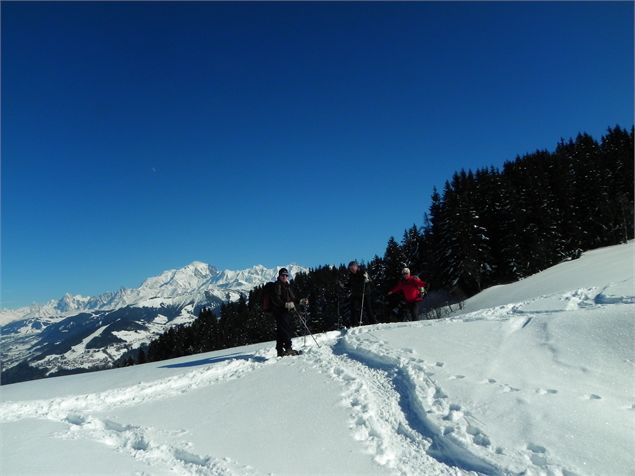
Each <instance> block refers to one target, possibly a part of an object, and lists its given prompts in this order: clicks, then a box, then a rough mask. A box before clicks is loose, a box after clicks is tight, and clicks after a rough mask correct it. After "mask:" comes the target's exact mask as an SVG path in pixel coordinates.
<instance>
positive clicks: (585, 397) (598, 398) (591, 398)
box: [582, 393, 602, 400]
mask: <svg viewBox="0 0 635 476" xmlns="http://www.w3.org/2000/svg"><path fill="white" fill-rule="evenodd" d="M582 398H584V399H585V400H602V396H600V395H596V394H595V393H591V394H589V395H585V396H584V397H582Z"/></svg>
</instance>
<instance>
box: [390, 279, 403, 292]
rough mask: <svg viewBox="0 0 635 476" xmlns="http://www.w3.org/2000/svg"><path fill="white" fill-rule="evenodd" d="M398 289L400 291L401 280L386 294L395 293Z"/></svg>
mask: <svg viewBox="0 0 635 476" xmlns="http://www.w3.org/2000/svg"><path fill="white" fill-rule="evenodd" d="M399 291H401V281H399V282H398V283H397V284H395V285H394V286H393V288H392V289H391V290H390V291H388V294H395V293H397V292H399Z"/></svg>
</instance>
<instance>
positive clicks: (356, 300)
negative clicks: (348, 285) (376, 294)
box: [349, 296, 377, 327]
mask: <svg viewBox="0 0 635 476" xmlns="http://www.w3.org/2000/svg"><path fill="white" fill-rule="evenodd" d="M361 312H362V297H361V296H351V315H350V322H349V327H355V326H359V318H360V315H361ZM376 323H377V321H376V319H375V313H374V312H373V306H372V305H371V302H370V299H369V296H364V315H363V317H362V324H376Z"/></svg>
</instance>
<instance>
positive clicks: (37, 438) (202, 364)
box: [0, 243, 635, 476]
mask: <svg viewBox="0 0 635 476" xmlns="http://www.w3.org/2000/svg"><path fill="white" fill-rule="evenodd" d="M634 259H635V246H634V244H633V243H630V244H628V245H621V246H615V247H611V248H606V249H602V250H596V251H593V252H590V253H586V254H585V255H583V256H582V258H580V259H579V260H575V261H571V262H567V263H563V264H560V265H558V266H556V267H554V268H551V269H549V270H547V271H545V272H543V273H540V274H538V275H535V276H533V277H530V278H527V279H525V280H523V281H521V282H518V283H514V284H511V285H507V286H498V287H496V288H492V289H488V290H486V291H484V292H483V293H481V294H480V295H477V296H475V297H474V298H472V299H471V300H469V301H468V302H467V303H466V309H465V310H464V312H462V313H461V314H455V315H453V316H451V317H449V318H447V319H442V320H436V321H421V322H416V323H406V324H384V325H377V326H368V327H363V328H359V329H354V330H351V331H349V332H348V333H345V334H342V333H339V332H332V333H328V334H326V335H324V334H322V335H318V336H316V337H317V339H318V340H319V342H320V343H321V346H320V347H319V348H318V347H317V346H315V344H314V343H313V342H312V340H311V339H306V340H305V338H303V337H299V338H297V339H296V344H295V345H296V347H298V348H301V347H304V349H305V351H306V353H305V355H303V356H300V357H286V358H283V359H277V358H275V357H274V355H275V351H274V349H273V344H272V343H267V344H262V345H256V346H250V347H243V348H235V349H228V350H224V351H219V352H213V353H209V354H200V355H195V356H189V357H185V358H180V359H174V360H171V361H164V362H158V363H151V364H146V365H140V366H135V367H129V368H124V369H116V370H108V371H103V372H95V373H90V374H83V375H75V376H69V377H59V378H54V379H46V380H38V381H34V382H26V383H20V384H14V385H8V386H3V387H0V396H1V399H2V402H1V403H0V432H1V434H2V435H3V440H2V446H1V451H2V454H1V455H0V473H2V474H3V475H4V474H7V475H13V474H25V473H30V474H47V475H50V474H69V473H76V474H77V473H79V474H130V475H132V474H153V475H161V474H184V475H185V474H192V475H219V474H220V475H222V474H237V475H243V474H254V475H255V474H318V473H319V474H335V473H338V474H405V475H463V474H476V473H482V474H505V475H507V474H510V475H511V474H526V475H568V476H571V475H580V476H581V475H633V474H635V473H634V470H633V468H635V464H634V463H635V461H634V456H635V453H634V451H635V436H634V435H635V379H634V377H635V349H634V347H633V345H634V344H633V343H634V338H635V332H634V320H635V317H634V316H635V272H634V269H633V263H634Z"/></svg>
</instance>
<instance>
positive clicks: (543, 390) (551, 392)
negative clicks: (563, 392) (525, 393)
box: [536, 388, 558, 395]
mask: <svg viewBox="0 0 635 476" xmlns="http://www.w3.org/2000/svg"><path fill="white" fill-rule="evenodd" d="M536 393H537V394H538V395H555V394H556V393H558V391H557V390H555V389H553V388H537V389H536Z"/></svg>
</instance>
